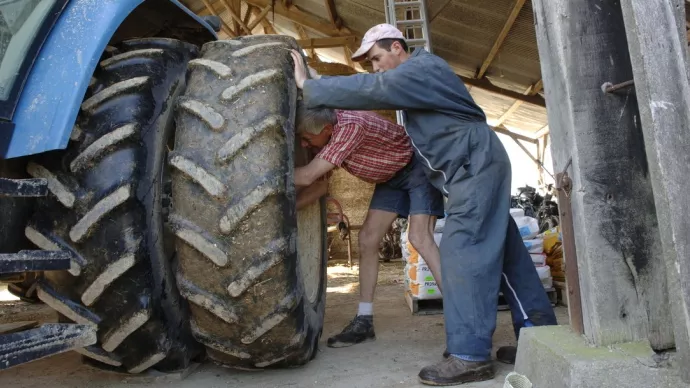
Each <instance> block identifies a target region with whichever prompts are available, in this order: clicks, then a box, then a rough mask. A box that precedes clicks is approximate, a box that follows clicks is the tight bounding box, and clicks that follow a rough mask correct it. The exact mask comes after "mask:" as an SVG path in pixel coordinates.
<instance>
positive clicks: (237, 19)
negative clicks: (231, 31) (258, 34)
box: [220, 0, 252, 35]
mask: <svg viewBox="0 0 690 388" xmlns="http://www.w3.org/2000/svg"><path fill="white" fill-rule="evenodd" d="M220 1H221V3H223V5H224V6H225V10H226V11H228V14H230V17H231V18H232V21H233V23H235V26H236V28H235V31H237V34H238V35H241V32H240V28H242V29H243V30H244V31H245V32H246V33H247V34H249V35H251V34H252V30H250V29H249V27H247V25H246V24H244V23H243V22H242V18H241V17H240V16H239V15H238V14H237V12H235V9H233V7H232V4H230V0H220Z"/></svg>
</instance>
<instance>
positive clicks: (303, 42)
mask: <svg viewBox="0 0 690 388" xmlns="http://www.w3.org/2000/svg"><path fill="white" fill-rule="evenodd" d="M356 42H357V38H356V37H354V36H336V37H333V38H307V39H300V40H298V41H297V43H299V45H300V47H302V48H303V49H305V50H308V49H319V48H332V47H342V46H348V47H350V46H352V45H354V44H355V43H356Z"/></svg>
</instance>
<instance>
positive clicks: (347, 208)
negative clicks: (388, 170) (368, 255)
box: [328, 168, 374, 262]
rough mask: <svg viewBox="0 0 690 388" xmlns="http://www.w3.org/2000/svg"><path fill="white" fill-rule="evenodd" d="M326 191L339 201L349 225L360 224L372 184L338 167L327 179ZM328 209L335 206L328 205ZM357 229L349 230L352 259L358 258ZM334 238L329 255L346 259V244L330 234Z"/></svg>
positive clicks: (364, 214)
mask: <svg viewBox="0 0 690 388" xmlns="http://www.w3.org/2000/svg"><path fill="white" fill-rule="evenodd" d="M328 189H329V190H328V191H329V194H330V196H331V197H333V198H335V199H336V200H337V201H338V202H340V206H342V208H343V213H345V215H346V216H347V217H348V219H349V220H350V225H362V224H363V223H364V218H365V217H366V215H367V210H369V202H370V201H371V196H372V194H374V184H372V183H367V182H364V181H363V180H361V179H359V178H357V177H355V176H354V175H352V174H350V173H349V172H347V171H345V170H343V169H342V168H338V169H336V170H334V171H333V175H332V176H331V179H330V180H329V181H328ZM329 211H335V208H332V207H330V206H329ZM358 233H359V230H353V231H352V232H351V239H352V259H353V261H355V262H356V261H357V260H358V259H359V238H358ZM331 235H332V236H333V237H334V238H335V240H334V241H333V244H332V245H331V255H332V258H333V259H336V260H346V259H347V244H346V243H345V241H342V240H340V238H338V237H337V235H336V234H334V233H333V234H331Z"/></svg>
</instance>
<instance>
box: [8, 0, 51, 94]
mask: <svg viewBox="0 0 690 388" xmlns="http://www.w3.org/2000/svg"><path fill="white" fill-rule="evenodd" d="M56 1H57V0H0V59H1V60H2V62H0V101H7V100H8V99H9V98H10V94H11V92H12V89H13V87H14V84H15V82H17V81H18V80H19V82H22V79H19V77H20V76H25V75H21V74H20V69H21V67H22V64H23V63H24V60H25V59H26V58H27V55H28V52H29V49H30V48H31V46H32V43H33V42H34V40H35V39H36V37H37V35H38V32H39V30H40V29H41V26H42V25H43V22H44V20H45V19H46V17H47V16H48V15H50V13H51V10H52V9H53V6H54V5H55V3H56Z"/></svg>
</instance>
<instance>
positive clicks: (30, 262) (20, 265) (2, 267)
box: [0, 250, 74, 274]
mask: <svg viewBox="0 0 690 388" xmlns="http://www.w3.org/2000/svg"><path fill="white" fill-rule="evenodd" d="M73 256H74V254H73V253H72V252H70V251H42V250H35V251H19V253H0V274H3V273H17V272H31V271H57V270H64V269H70V265H71V261H72V259H73Z"/></svg>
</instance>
